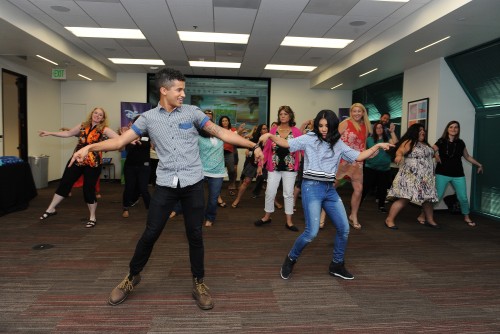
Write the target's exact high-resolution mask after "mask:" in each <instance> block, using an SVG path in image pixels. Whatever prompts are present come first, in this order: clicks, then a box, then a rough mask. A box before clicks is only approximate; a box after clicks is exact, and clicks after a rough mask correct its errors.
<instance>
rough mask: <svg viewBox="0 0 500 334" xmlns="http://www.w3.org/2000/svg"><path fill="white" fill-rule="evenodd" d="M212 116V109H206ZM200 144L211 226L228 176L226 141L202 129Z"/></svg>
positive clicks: (206, 221) (206, 209) (208, 222)
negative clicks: (225, 159) (225, 178)
mask: <svg viewBox="0 0 500 334" xmlns="http://www.w3.org/2000/svg"><path fill="white" fill-rule="evenodd" d="M205 114H206V115H207V116H209V117H211V111H210V110H205ZM199 133H200V137H199V138H198V146H199V147H200V160H201V165H202V167H203V174H204V175H205V181H206V182H207V184H208V197H207V206H206V208H205V226H206V227H210V226H212V225H213V223H214V222H215V217H216V216H217V198H219V195H220V191H221V188H222V183H223V182H224V177H226V176H227V173H226V167H225V164H224V142H223V141H222V140H220V139H219V138H217V137H213V136H210V135H209V134H208V133H207V132H205V131H203V130H200V131H199Z"/></svg>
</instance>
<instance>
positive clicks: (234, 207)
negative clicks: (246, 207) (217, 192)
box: [231, 203, 240, 209]
mask: <svg viewBox="0 0 500 334" xmlns="http://www.w3.org/2000/svg"><path fill="white" fill-rule="evenodd" d="M239 205H240V203H236V204H234V203H233V204H231V206H232V207H233V209H236V208H238V206H239Z"/></svg>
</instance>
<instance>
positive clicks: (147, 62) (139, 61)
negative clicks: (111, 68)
mask: <svg viewBox="0 0 500 334" xmlns="http://www.w3.org/2000/svg"><path fill="white" fill-rule="evenodd" d="M108 59H109V60H111V61H112V62H113V63H115V64H129V65H165V63H164V62H163V60H161V59H133V58H108Z"/></svg>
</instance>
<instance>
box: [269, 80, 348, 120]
mask: <svg viewBox="0 0 500 334" xmlns="http://www.w3.org/2000/svg"><path fill="white" fill-rule="evenodd" d="M351 104H352V91H351V90H331V89H310V83H309V80H291V79H272V80H271V105H270V111H271V115H270V118H271V119H270V120H269V123H272V122H273V121H276V120H278V108H279V107H280V106H282V105H287V106H290V107H291V108H292V110H293V111H294V113H295V122H296V123H297V127H299V126H300V125H301V124H302V123H303V122H304V121H306V120H308V119H312V118H314V117H316V114H317V113H318V112H319V111H320V110H322V109H330V110H333V111H335V113H337V115H338V111H339V108H349V107H350V106H351Z"/></svg>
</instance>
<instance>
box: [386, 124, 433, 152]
mask: <svg viewBox="0 0 500 334" xmlns="http://www.w3.org/2000/svg"><path fill="white" fill-rule="evenodd" d="M420 129H424V130H425V128H424V126H423V125H422V124H420V123H415V124H413V125H412V126H410V127H409V128H408V130H406V133H405V134H404V135H403V137H401V139H400V140H399V141H398V143H397V144H396V147H395V148H394V149H395V150H396V151H397V150H398V148H399V147H400V146H401V144H403V143H404V142H406V141H407V140H408V141H410V150H409V151H408V152H407V153H406V154H405V156H407V155H408V154H410V153H411V151H413V148H414V147H415V145H417V143H418V137H419V132H420ZM422 143H424V144H425V145H427V146H430V145H429V143H428V142H427V140H426V139H424V141H423V142H422Z"/></svg>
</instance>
